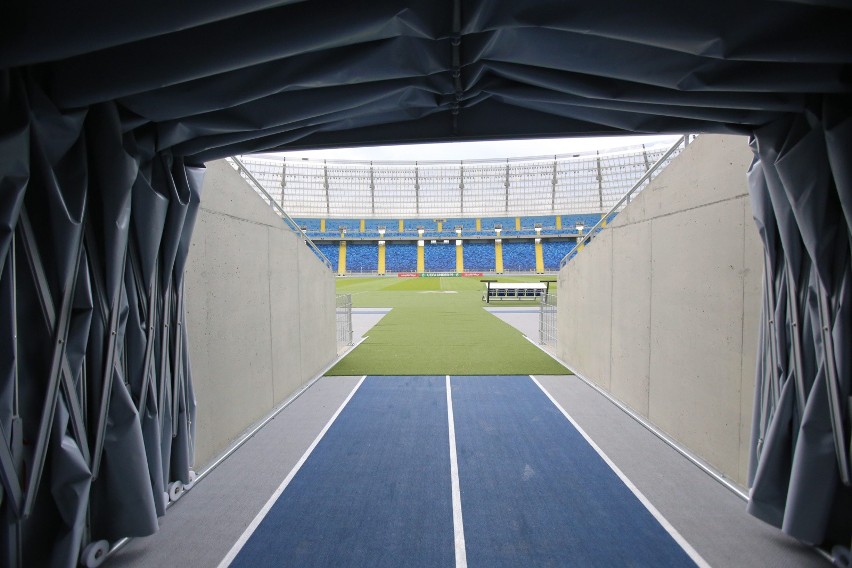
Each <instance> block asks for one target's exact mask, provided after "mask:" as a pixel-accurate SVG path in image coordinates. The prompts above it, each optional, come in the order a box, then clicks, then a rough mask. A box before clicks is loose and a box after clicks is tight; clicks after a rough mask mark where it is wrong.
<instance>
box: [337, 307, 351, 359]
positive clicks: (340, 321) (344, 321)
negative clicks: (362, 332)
mask: <svg viewBox="0 0 852 568" xmlns="http://www.w3.org/2000/svg"><path fill="white" fill-rule="evenodd" d="M336 299H337V309H336V313H337V353H338V354H340V353H342V352H343V351H344V350H345V349H346V348H347V347H350V346H351V345H352V294H340V295H338V296H337V298H336Z"/></svg>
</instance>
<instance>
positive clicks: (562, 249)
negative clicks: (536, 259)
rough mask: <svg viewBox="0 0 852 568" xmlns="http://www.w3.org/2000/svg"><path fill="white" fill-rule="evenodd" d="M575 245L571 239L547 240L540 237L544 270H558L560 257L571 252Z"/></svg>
mask: <svg viewBox="0 0 852 568" xmlns="http://www.w3.org/2000/svg"><path fill="white" fill-rule="evenodd" d="M575 246H577V243H576V242H575V241H574V240H573V239H569V240H548V239H542V241H541V249H542V255H543V257H544V269H545V270H548V271H550V270H554V271H555V270H559V262H560V261H561V260H562V258H563V257H564V256H565V255H566V254H568V253H569V252H571V250H572V249H573V248H574V247H575Z"/></svg>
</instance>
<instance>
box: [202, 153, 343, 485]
mask: <svg viewBox="0 0 852 568" xmlns="http://www.w3.org/2000/svg"><path fill="white" fill-rule="evenodd" d="M207 170H208V171H207V176H206V178H205V185H204V190H203V193H202V202H201V210H200V212H199V215H198V221H197V224H196V226H195V233H194V235H193V241H192V248H191V251H190V253H189V260H188V264H187V269H186V312H187V313H186V324H187V331H188V334H189V351H190V356H191V358H192V373H193V384H194V387H195V395H196V400H197V404H198V415H197V418H196V427H197V444H196V451H195V467H196V469H200V468H202V467H203V466H204V464H206V463H208V462H209V461H210V460H211V459H212V458H214V457H215V456H216V455H218V454H219V453H221V452H222V451H223V450H224V449H225V448H227V447H228V445H229V444H230V443H231V442H232V441H233V440H235V439H236V438H237V437H238V436H239V435H240V434H241V433H242V432H243V431H245V430H246V429H247V428H248V427H249V426H250V425H251V424H253V423H254V422H256V421H258V420H259V419H261V418H262V417H264V416H265V415H267V414H268V413H269V412H270V411H271V410H272V409H273V408H274V407H275V406H276V405H278V404H279V403H281V402H282V401H284V400H285V399H286V398H287V397H288V396H290V395H291V394H292V393H293V392H294V391H296V390H297V389H298V388H299V387H300V386H301V385H302V384H304V383H305V382H306V381H308V380H310V379H311V378H313V377H314V376H315V375H316V374H317V373H319V372H320V371H321V370H322V369H323V368H324V367H325V366H326V365H327V364H328V363H330V362H331V361H332V360H333V359H334V358H335V356H336V348H337V345H336V337H335V299H334V296H335V291H334V275H333V274H332V273H331V272H330V271H329V270H328V269H327V268H326V267H325V265H324V264H322V263H321V262H320V261H319V260H318V259H317V258H316V256H314V254H313V253H312V252H311V250H310V249H309V248H308V247H307V246H305V244H304V243H303V242H302V241H301V239H299V238H298V237H297V236H296V235H295V234H293V233H291V232H290V231H288V230H286V229H285V227H284V224H283V223H282V221H281V219H280V218H279V217H278V216H277V215H275V214H274V213H273V212H272V211H271V210H270V208H269V206H267V205H266V204H265V203H264V202H263V201H262V200H261V199H260V198H259V197H258V196H257V195H256V194H255V193H254V192H253V191H252V190H251V188H250V187H249V186H248V185H247V184H246V183H245V182H244V181H243V180H242V178H240V176H239V175H238V174H237V173H236V172H235V171H234V170H233V169H232V168H231V167H230V166H229V165H228V164H227V163H226V162H224V161H218V162H213V163H210V164H207Z"/></svg>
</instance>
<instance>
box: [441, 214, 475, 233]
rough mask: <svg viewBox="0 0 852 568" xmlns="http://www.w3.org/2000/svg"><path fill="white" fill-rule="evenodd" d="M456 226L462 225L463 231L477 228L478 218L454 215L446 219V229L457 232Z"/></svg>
mask: <svg viewBox="0 0 852 568" xmlns="http://www.w3.org/2000/svg"><path fill="white" fill-rule="evenodd" d="M456 227H461V229H462V233H467V232H468V231H475V230H476V219H474V218H472V217H465V218H461V217H453V218H450V219H447V220H445V221H444V230H445V231H447V230H449V231H450V232H452V233H455V231H456Z"/></svg>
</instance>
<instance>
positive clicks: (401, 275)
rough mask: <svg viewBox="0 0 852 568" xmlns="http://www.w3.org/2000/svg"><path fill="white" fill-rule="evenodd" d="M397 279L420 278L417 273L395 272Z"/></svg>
mask: <svg viewBox="0 0 852 568" xmlns="http://www.w3.org/2000/svg"><path fill="white" fill-rule="evenodd" d="M396 276H397V278H420V274H419V273H417V272H397V273H396Z"/></svg>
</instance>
